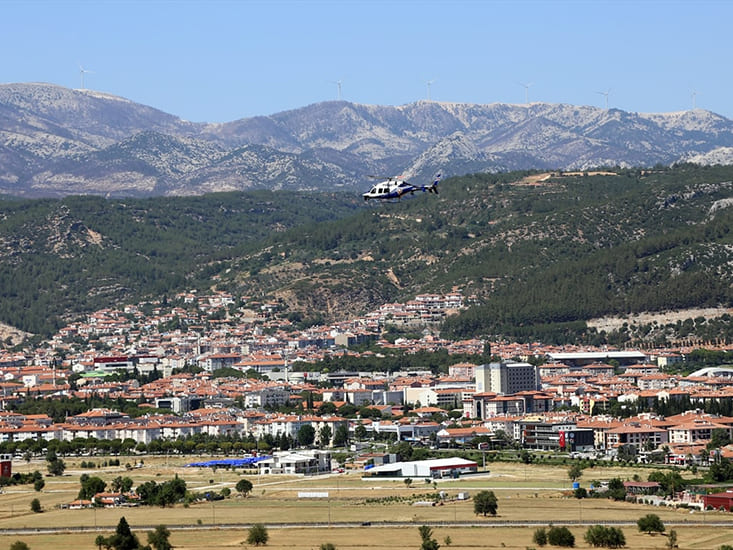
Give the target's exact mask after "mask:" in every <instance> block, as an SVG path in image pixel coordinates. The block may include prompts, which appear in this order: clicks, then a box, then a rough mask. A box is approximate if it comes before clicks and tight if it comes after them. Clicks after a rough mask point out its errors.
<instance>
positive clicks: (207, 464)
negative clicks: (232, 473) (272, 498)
mask: <svg viewBox="0 0 733 550" xmlns="http://www.w3.org/2000/svg"><path fill="white" fill-rule="evenodd" d="M267 458H270V457H269V456H248V457H245V458H219V459H216V460H207V461H204V462H191V463H190V464H186V468H189V467H192V468H211V467H213V466H234V467H237V466H251V465H252V464H256V463H257V462H259V461H260V460H265V459H267Z"/></svg>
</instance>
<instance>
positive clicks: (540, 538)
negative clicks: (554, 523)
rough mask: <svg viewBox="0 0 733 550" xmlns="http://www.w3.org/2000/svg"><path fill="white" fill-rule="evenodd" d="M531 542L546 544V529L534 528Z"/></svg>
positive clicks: (539, 544)
mask: <svg viewBox="0 0 733 550" xmlns="http://www.w3.org/2000/svg"><path fill="white" fill-rule="evenodd" d="M532 542H534V543H535V544H536V545H537V546H545V545H546V544H547V530H546V529H545V528H544V527H539V528H537V529H535V532H534V535H532Z"/></svg>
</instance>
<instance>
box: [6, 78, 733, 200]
mask: <svg viewBox="0 0 733 550" xmlns="http://www.w3.org/2000/svg"><path fill="white" fill-rule="evenodd" d="M732 152H733V121H731V120H730V119H727V118H725V117H722V116H720V115H717V114H715V113H712V112H709V111H705V110H701V109H695V110H691V111H684V112H677V113H661V114H641V113H630V112H625V111H622V110H619V109H601V108H596V107H588V106H574V105H565V104H547V103H531V104H528V105H508V104H499V103H495V104H488V105H475V104H460V103H442V102H433V101H419V102H416V103H411V104H408V105H401V106H375V105H361V104H355V103H350V102H346V101H329V102H323V103H317V104H313V105H309V106H306V107H303V108H300V109H295V110H291V111H285V112H281V113H277V114H274V115H270V116H257V117H252V118H244V119H240V120H236V121H233V122H227V123H201V122H189V121H185V120H182V119H180V118H178V117H176V116H174V115H171V114H168V113H165V112H162V111H160V110H157V109H154V108H152V107H149V106H145V105H141V104H138V103H134V102H132V101H129V100H127V99H124V98H121V97H117V96H113V95H110V94H105V93H100V92H95V91H91V90H72V89H68V88H64V87H60V86H56V85H51V84H5V85H0V193H4V194H7V195H11V196H22V197H29V198H33V197H62V196H66V195H72V194H73V195H76V194H94V195H104V196H108V197H149V196H176V195H179V196H182V195H201V194H205V193H208V192H218V191H239V190H249V189H267V190H281V189H284V190H329V191H333V190H338V189H343V190H345V191H350V192H357V191H362V190H364V189H365V188H366V187H368V185H369V181H368V179H367V175H369V174H381V175H393V174H406V175H410V176H411V177H413V178H415V179H417V180H422V179H428V178H430V177H431V176H432V175H433V174H434V173H436V172H437V171H442V172H443V174H444V175H461V174H467V173H476V172H506V171H511V170H522V169H551V170H579V171H584V170H587V169H589V168H593V167H598V166H618V167H631V166H640V167H650V166H654V165H659V164H661V165H670V164H673V163H676V162H680V161H685V162H687V161H689V162H697V163H700V164H721V163H729V162H731V161H732V160H733V153H732Z"/></svg>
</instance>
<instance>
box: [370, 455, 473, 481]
mask: <svg viewBox="0 0 733 550" xmlns="http://www.w3.org/2000/svg"><path fill="white" fill-rule="evenodd" d="M477 471H478V464H476V463H475V462H473V461H471V460H466V459H465V458H459V457H450V458H435V459H432V460H415V461H412V462H395V463H393V464H383V465H381V466H375V467H374V468H371V469H369V470H367V475H368V476H369V477H404V478H407V477H409V478H425V479H435V478H443V477H459V476H461V475H463V474H475V473H476V472H477Z"/></svg>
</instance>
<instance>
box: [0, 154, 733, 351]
mask: <svg viewBox="0 0 733 550" xmlns="http://www.w3.org/2000/svg"><path fill="white" fill-rule="evenodd" d="M732 182H733V167H707V168H704V167H698V166H691V165H684V166H679V167H677V168H673V169H662V168H660V169H658V170H653V171H648V170H647V171H642V170H617V171H614V173H613V174H611V175H602V174H599V175H592V174H577V175H570V174H554V175H540V174H538V173H533V172H521V173H520V172H514V173H507V174H476V175H470V176H465V177H461V178H452V179H448V180H446V181H445V182H443V183H442V184H441V188H440V195H438V196H437V197H436V196H434V195H427V194H425V195H423V194H418V195H416V196H415V198H412V199H407V200H403V201H402V202H400V203H396V204H391V203H390V204H382V205H378V206H364V205H363V202H362V201H361V199H360V197H358V196H355V195H353V194H317V193H289V192H256V193H236V194H234V193H232V194H215V195H207V196H203V197H190V198H156V199H147V200H103V199H100V198H92V197H68V198H66V199H64V200H60V201H51V200H42V201H5V202H3V203H2V205H0V206H2V212H3V215H2V218H0V238H1V239H2V248H0V251H1V253H2V256H1V257H2V263H1V264H0V280H2V286H1V288H0V291H1V292H2V300H0V321H2V322H5V323H7V324H10V325H13V326H16V327H18V328H21V329H24V330H28V331H30V332H34V333H41V334H46V333H49V332H52V331H53V330H55V329H56V328H57V327H58V326H59V325H60V324H61V323H63V322H64V320H65V319H67V318H70V317H73V316H75V315H78V314H79V313H82V312H84V311H89V310H91V309H95V308H99V307H105V306H110V305H119V304H120V303H121V302H123V301H124V302H129V301H132V300H138V299H140V298H142V297H144V296H155V297H160V296H163V295H170V294H172V293H174V292H176V291H179V290H183V289H186V288H194V287H196V288H207V287H211V286H214V285H215V286H216V287H218V288H221V289H225V290H230V291H232V292H236V293H240V294H247V295H251V296H258V297H263V296H264V297H267V298H268V299H275V300H279V301H281V302H282V303H283V304H284V305H285V306H287V308H288V311H290V312H291V313H293V314H295V315H296V316H299V317H300V318H302V319H304V320H305V321H310V322H316V321H322V320H325V321H329V320H336V319H342V318H346V317H348V316H350V315H354V314H359V313H363V312H365V311H368V310H370V309H374V308H376V307H378V306H379V305H380V304H382V303H385V302H390V301H395V300H406V299H409V298H411V297H412V296H414V295H415V294H419V293H428V292H445V291H449V290H451V288H452V287H454V286H458V287H459V288H461V289H462V291H463V293H464V296H467V297H468V296H470V297H472V300H473V302H474V303H475V304H476V305H475V306H474V307H472V308H471V309H470V310H469V311H467V312H465V313H463V314H461V315H458V316H455V317H452V318H450V319H449V320H448V321H447V322H446V323H445V326H444V332H445V333H446V334H448V335H451V336H455V337H462V336H471V335H506V336H508V337H513V338H521V339H534V338H541V339H544V340H547V341H565V340H574V339H576V338H578V335H582V334H585V336H584V337H585V338H586V339H587V340H595V341H602V340H603V338H605V336H603V335H593V334H588V333H587V330H586V327H585V321H586V320H588V319H590V318H593V317H599V316H604V315H615V314H628V313H632V312H642V311H661V310H670V309H682V308H689V307H701V306H721V305H722V306H726V307H730V304H731V293H732V291H731V282H732V281H731V278H732V275H731V269H730V260H731V250H732V248H731V246H732V245H733V243H732V242H731V239H732V237H731V234H730V227H731V212H732V210H731V206H732V205H733V200H732V197H733V183H732Z"/></svg>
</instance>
